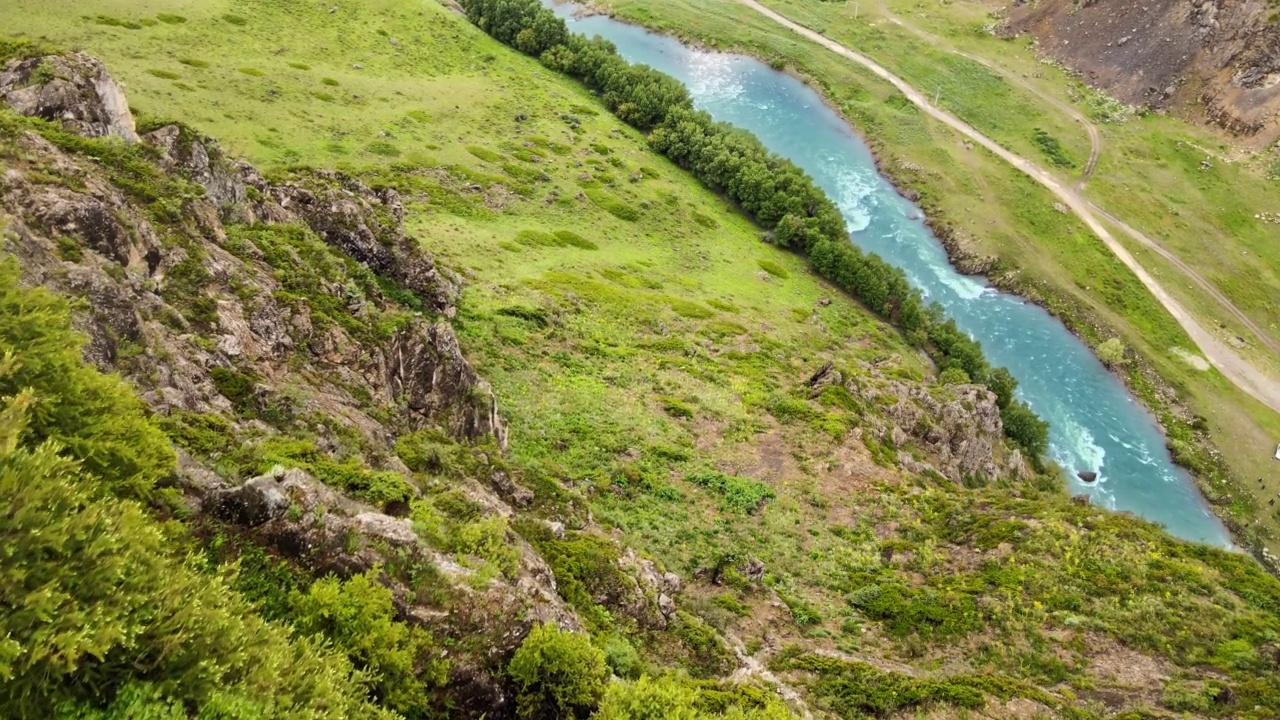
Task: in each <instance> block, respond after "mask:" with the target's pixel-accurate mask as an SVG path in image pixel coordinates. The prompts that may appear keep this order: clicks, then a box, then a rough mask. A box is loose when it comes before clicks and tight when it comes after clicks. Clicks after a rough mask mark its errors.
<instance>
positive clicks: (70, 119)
mask: <svg viewBox="0 0 1280 720" xmlns="http://www.w3.org/2000/svg"><path fill="white" fill-rule="evenodd" d="M0 102H4V103H6V104H7V105H9V107H11V108H13V109H14V111H15V112H17V113H18V114H19V115H28V116H32V117H40V118H44V119H45V120H52V121H55V122H60V123H62V126H63V127H64V128H66V129H67V130H68V131H70V132H73V133H76V134H78V135H83V136H85V137H108V136H111V137H117V138H120V139H122V140H124V141H125V142H137V141H138V134H137V130H136V128H135V124H134V120H133V114H132V113H130V112H129V102H128V100H127V99H126V98H125V95H124V91H123V90H122V89H121V88H120V85H119V84H117V83H116V81H115V80H114V79H113V78H112V77H111V74H110V73H108V72H107V69H106V68H105V67H104V66H103V64H102V62H101V61H99V60H98V59H97V58H94V57H90V56H88V55H85V54H84V53H72V54H70V55H49V56H46V57H38V58H27V59H24V60H13V61H10V62H9V64H8V65H7V66H6V67H5V68H4V70H3V71H0Z"/></svg>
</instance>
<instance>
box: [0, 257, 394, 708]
mask: <svg viewBox="0 0 1280 720" xmlns="http://www.w3.org/2000/svg"><path fill="white" fill-rule="evenodd" d="M16 280H17V273H16V270H15V269H14V267H13V265H12V263H3V264H0V357H4V358H6V359H5V360H3V361H0V397H3V398H5V399H4V400H3V401H0V497H3V498H4V499H5V500H4V503H5V505H4V506H5V511H4V512H0V537H4V538H5V539H6V540H5V542H4V543H3V545H0V607H4V608H6V609H8V610H9V611H7V612H5V613H0V676H2V677H4V679H5V680H4V682H3V683H0V716H3V717H53V716H54V715H55V709H57V712H58V713H59V714H72V715H76V716H81V717H83V716H90V717H92V715H91V713H93V712H96V711H97V710H98V709H99V707H100V705H101V704H102V703H103V702H104V700H105V699H108V698H110V699H112V705H111V710H113V711H118V712H120V713H121V715H119V716H120V717H156V718H166V717H174V718H176V717H187V714H188V713H190V714H191V715H193V716H194V715H200V716H204V717H228V718H233V717H234V718H251V717H286V716H287V717H297V716H309V715H322V714H329V715H331V716H336V717H357V716H360V717H377V716H379V715H380V714H381V713H379V711H378V710H377V709H376V708H374V707H371V706H369V705H367V704H366V703H365V700H364V697H365V692H366V688H365V687H364V685H363V682H362V680H361V678H360V677H359V676H357V675H353V674H352V668H351V666H350V664H349V663H348V662H347V661H346V660H345V658H342V657H341V656H338V655H334V654H332V653H330V652H328V651H326V650H324V649H323V648H322V647H321V646H320V645H318V644H316V643H313V642H311V641H310V640H295V639H292V638H291V637H290V634H289V633H288V631H286V630H285V629H284V628H282V627H280V626H278V625H275V624H272V623H269V622H266V621H264V620H263V619H262V618H261V616H259V615H258V614H257V613H256V612H255V610H254V608H253V607H251V606H250V605H249V603H247V602H245V600H244V599H243V598H242V597H241V596H240V595H239V594H237V593H236V592H234V591H233V590H232V589H231V588H230V587H229V586H228V584H227V582H226V579H225V578H224V577H223V576H221V575H217V574H210V573H209V572H207V571H203V570H197V569H196V568H195V567H193V566H192V565H191V564H190V562H189V561H187V560H186V559H185V558H184V557H183V556H182V555H177V556H175V554H174V553H175V551H176V552H177V553H182V552H184V551H185V548H186V547H188V542H187V539H186V538H184V537H183V536H182V535H181V533H180V531H178V530H177V529H176V528H174V527H168V526H163V527H162V526H161V525H160V524H159V523H157V522H155V521H154V520H152V519H151V517H150V516H149V515H148V514H147V513H146V512H145V511H144V509H143V508H142V506H140V505H139V504H137V503H136V502H132V501H128V500H121V499H119V498H118V497H116V496H118V495H121V494H123V495H143V494H145V493H146V492H147V491H148V490H150V488H151V485H152V483H153V482H154V481H155V480H156V479H157V478H158V477H160V476H161V475H163V474H165V473H167V472H168V471H169V470H170V469H171V468H172V467H173V464H174V457H173V453H172V451H171V450H170V449H169V446H168V443H167V441H166V440H165V439H164V436H163V434H162V433H160V431H159V430H158V429H156V428H155V427H154V425H152V423H151V421H150V420H149V419H148V417H147V416H146V414H145V412H144V409H143V406H142V405H141V403H140V402H138V401H137V399H136V398H134V397H133V396H132V395H131V394H130V393H129V392H128V390H127V389H126V387H125V386H124V385H123V383H122V382H121V381H120V380H119V379H118V378H115V377H111V376H106V375H102V374H100V373H98V372H97V371H96V370H94V369H92V368H90V367H87V366H85V365H84V364H83V362H82V361H81V359H80V352H79V342H78V339H77V338H76V336H75V335H74V334H73V333H72V332H71V329H70V318H69V315H68V312H67V308H66V305H65V303H64V302H62V301H61V300H58V299H56V298H53V297H52V296H51V295H50V294H49V293H48V292H47V291H45V290H43V289H34V290H23V289H20V288H18V287H17V282H16ZM144 678H145V682H144ZM383 717H385V716H383Z"/></svg>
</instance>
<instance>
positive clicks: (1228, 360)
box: [738, 0, 1280, 412]
mask: <svg viewBox="0 0 1280 720" xmlns="http://www.w3.org/2000/svg"><path fill="white" fill-rule="evenodd" d="M738 2H741V3H742V4H743V5H746V6H747V7H749V8H751V9H752V10H755V11H756V12H758V13H760V14H761V15H764V16H765V17H767V18H769V19H770V20H772V21H773V22H776V23H778V24H779V25H782V26H783V27H785V28H787V29H789V30H791V31H792V32H794V33H796V34H798V35H800V36H801V37H804V38H806V39H808V40H811V41H813V42H816V43H818V44H820V45H822V46H823V47H825V48H827V49H828V50H830V51H832V52H834V53H836V54H837V55H840V56H841V57H844V58H847V59H849V60H852V61H854V62H856V63H858V64H859V65H862V66H863V67H865V68H867V69H868V70H870V71H871V72H872V73H873V74H875V75H876V76H878V77H880V78H881V79H883V80H885V81H887V82H888V83H890V84H891V85H893V86H894V87H895V88H897V89H898V91H899V92H901V93H902V94H903V95H905V96H906V97H907V99H908V100H910V101H911V102H912V103H913V104H914V105H916V106H917V107H919V108H920V109H921V110H923V111H924V112H925V113H926V114H927V115H929V116H930V117H932V118H934V119H935V120H937V121H939V122H941V123H943V124H945V125H947V126H948V127H950V128H952V129H953V130H955V131H956V132H958V133H960V134H961V135H964V136H965V137H967V138H969V139H970V140H972V141H974V142H975V143H977V144H979V145H981V146H982V147H984V148H986V149H987V150H988V151H990V152H991V153H993V154H994V155H996V156H997V157H999V158H1000V159H1002V160H1004V161H1005V162H1007V163H1009V164H1010V165H1012V166H1013V167H1015V168H1017V169H1018V170H1020V171H1021V172H1022V173H1024V174H1026V175H1027V176H1029V177H1030V178H1031V179H1033V180H1035V181H1036V182H1038V183H1040V184H1041V185H1043V186H1044V187H1046V188H1048V189H1049V191H1050V192H1052V193H1053V194H1054V195H1056V196H1058V198H1059V199H1060V200H1061V201H1062V202H1063V204H1065V205H1066V206H1067V207H1068V208H1070V209H1071V211H1072V212H1073V213H1075V215H1076V216H1077V217H1079V218H1080V220H1081V221H1082V222H1084V224H1085V225H1087V226H1088V227H1089V229H1090V230H1091V231H1092V232H1093V233H1094V234H1095V235H1097V236H1098V238H1099V239H1100V240H1102V242H1103V244H1104V245H1106V247H1107V249H1108V250H1110V251H1111V253H1112V254H1113V255H1115V256H1116V258H1118V259H1119V260H1120V262H1122V263H1124V265H1125V267H1127V268H1129V270H1130V271H1132V272H1133V274H1134V275H1136V276H1137V277H1138V280H1139V281H1141V282H1142V284H1143V286H1145V287H1146V288H1147V290H1148V291H1150V292H1151V294H1152V295H1154V296H1155V298H1156V300H1158V301H1159V302H1160V304H1161V305H1162V306H1164V308H1165V310H1167V311H1168V312H1169V314H1170V315H1172V316H1173V318H1174V320H1176V321H1177V322H1178V324H1179V325H1180V326H1181V327H1182V329H1183V330H1184V331H1185V332H1186V333H1187V335H1189V336H1190V337H1191V340H1192V341H1193V342H1194V343H1196V345H1197V346H1198V347H1199V349H1200V352H1201V354H1203V355H1204V356H1205V358H1207V359H1208V360H1209V362H1210V363H1211V364H1212V365H1213V366H1214V367H1215V368H1217V369H1218V371H1219V372H1221V373H1222V374H1223V376H1225V377H1226V378H1227V379H1228V380H1230V381H1231V382H1232V383H1233V384H1234V385H1236V387H1238V388H1240V389H1241V390H1243V391H1244V392H1245V393H1248V394H1249V395H1250V396H1251V397H1253V398H1254V399H1256V400H1257V401H1258V402H1261V403H1262V404H1264V405H1266V406H1267V407H1269V408H1271V409H1272V410H1273V411H1275V412H1280V382H1277V381H1276V380H1275V379H1273V378H1271V377H1268V376H1267V375H1265V374H1263V373H1262V372H1261V371H1259V370H1258V369H1257V368H1255V367H1254V366H1253V365H1251V364H1250V363H1249V362H1247V361H1246V360H1244V359H1243V358H1241V357H1240V356H1239V355H1238V354H1237V353H1235V352H1234V351H1233V350H1231V348H1229V347H1227V345H1226V344H1225V343H1223V342H1222V341H1220V340H1218V339H1217V338H1216V337H1215V336H1214V335H1213V334H1212V333H1211V332H1209V331H1208V330H1206V329H1205V328H1204V327H1203V326H1202V325H1201V324H1200V323H1199V322H1198V321H1197V320H1196V319H1195V317H1193V316H1192V315H1191V313H1190V312H1189V311H1188V310H1187V309H1186V308H1185V307H1183V306H1182V304H1181V303H1179V302H1178V301H1177V300H1175V299H1174V298H1173V297H1172V296H1171V295H1169V293H1168V292H1167V291H1165V289H1164V288H1163V287H1162V286H1161V285H1160V283H1158V282H1157V281H1156V279H1155V278H1154V277H1152V276H1151V274H1150V273H1149V272H1147V270H1146V269H1145V268H1144V267H1142V265H1141V264H1140V263H1139V262H1138V261H1137V259H1136V258H1134V257H1133V255H1132V254H1130V253H1129V251H1128V250H1127V249H1126V248H1125V247H1124V246H1123V245H1121V244H1120V243H1119V242H1118V241H1117V240H1116V239H1115V237H1114V236H1112V234H1111V232H1110V231H1108V230H1107V228H1106V227H1105V226H1104V225H1103V224H1102V223H1101V222H1099V220H1098V218H1097V216H1095V214H1094V211H1095V208H1094V206H1093V205H1092V203H1090V202H1089V201H1088V200H1086V199H1085V198H1083V197H1082V196H1081V195H1080V194H1079V193H1078V192H1077V191H1076V189H1075V188H1073V187H1068V186H1067V185H1064V184H1063V183H1062V182H1061V181H1060V180H1059V179H1058V178H1056V177H1054V176H1053V175H1052V174H1051V173H1049V172H1048V171H1046V170H1045V169H1044V168H1042V167H1040V166H1039V165H1037V164H1035V163H1033V162H1031V161H1030V160H1027V159H1026V158H1024V157H1022V156H1020V155H1017V154H1015V153H1013V152H1010V151H1009V150H1006V149H1005V148H1004V147H1002V146H1001V145H999V144H997V143H996V142H995V141H993V140H991V139H990V138H988V137H987V136H985V135H983V134H982V133H980V132H978V131H977V130H976V129H974V128H973V127H972V126H970V125H969V124H968V123H965V122H964V121H963V120H960V119H959V118H957V117H956V116H954V115H952V114H951V113H949V112H947V111H946V110H943V109H942V108H939V107H936V106H934V105H933V104H931V103H930V102H929V99H928V98H927V97H926V96H925V95H924V94H923V93H921V92H920V91H919V90H917V89H915V88H914V87H912V86H911V85H909V84H907V82H906V81H905V80H903V79H902V78H899V77H898V76H896V75H894V74H893V73H891V72H889V71H888V70H887V69H885V68H884V67H883V66H882V65H880V64H879V63H877V62H876V61H874V60H872V59H871V58H869V57H867V56H865V55H863V54H862V53H859V52H857V51H854V50H851V49H849V48H847V47H845V46H844V45H841V44H840V43H837V42H836V41H834V40H831V39H830V38H827V37H825V36H823V35H821V34H819V33H817V32H815V31H814V30H811V29H809V28H807V27H805V26H803V25H800V24H799V23H796V22H793V21H792V20H790V19H788V18H786V17H785V16H783V15H780V14H779V13H777V12H775V11H773V10H771V9H769V8H767V7H765V6H763V5H761V4H760V3H759V2H756V0H738ZM1108 219H1109V220H1112V221H1113V222H1116V223H1117V226H1118V227H1122V228H1127V226H1125V225H1124V224H1123V223H1120V222H1119V221H1118V220H1115V219H1114V218H1112V217H1108ZM1129 230H1131V228H1127V230H1126V231H1129ZM1132 232H1134V233H1136V232H1137V231H1132ZM1135 239H1138V242H1141V243H1143V244H1144V245H1146V244H1147V243H1150V244H1151V245H1150V246H1156V244H1155V243H1154V241H1151V240H1150V239H1149V238H1145V236H1142V238H1141V239H1139V238H1137V237H1135ZM1144 240H1145V241H1146V242H1144ZM1157 247H1158V246H1157ZM1180 269H1181V268H1180ZM1197 277H1198V276H1197ZM1219 295H1220V293H1219ZM1223 299H1225V298H1223ZM1230 307H1233V308H1234V306H1230ZM1236 312H1239V310H1238V309H1237V310H1236ZM1233 314H1234V313H1233ZM1242 314H1243V313H1241V315H1242ZM1237 317H1239V316H1237ZM1251 329H1252V328H1251ZM1259 335H1260V337H1263V338H1266V337H1267V336H1266V335H1265V334H1263V333H1259Z"/></svg>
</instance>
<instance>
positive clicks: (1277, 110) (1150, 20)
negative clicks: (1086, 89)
mask: <svg viewBox="0 0 1280 720" xmlns="http://www.w3.org/2000/svg"><path fill="white" fill-rule="evenodd" d="M1006 31H1007V32H1010V33H1032V34H1034V35H1035V36H1036V37H1037V38H1038V39H1039V40H1040V47H1041V50H1042V51H1043V52H1044V53H1045V54H1047V55H1048V56H1050V57H1052V58H1054V59H1056V60H1059V61H1060V62H1062V63H1064V64H1066V65H1067V66H1069V67H1071V68H1073V69H1075V70H1076V71H1078V72H1079V73H1080V74H1081V75H1082V77H1083V78H1084V79H1085V80H1086V81H1087V82H1088V83H1090V84H1091V85H1093V86H1095V87H1098V88H1100V89H1102V90H1105V91H1106V92H1108V93H1109V94H1111V95H1113V96H1114V97H1116V98H1117V99H1119V100H1120V101H1122V102H1124V103H1126V104H1130V105H1139V106H1149V107H1153V108H1169V109H1174V110H1178V111H1181V112H1186V113H1189V114H1191V115H1193V116H1197V117H1205V118H1207V119H1209V120H1211V121H1212V122H1214V123H1216V124H1218V125H1220V126H1221V127H1223V128H1225V129H1226V130H1229V131H1231V132H1232V133H1235V134H1237V135H1241V136H1244V137H1245V138H1247V139H1248V140H1249V141H1250V143H1251V144H1252V145H1254V146H1255V147H1258V148H1265V147H1266V146H1268V145H1269V144H1271V143H1273V142H1275V140H1276V139H1277V137H1280V9H1277V7H1276V4H1275V3H1274V2H1267V1H1266V0H1154V1H1152V2H1143V3H1133V2H1121V1H1119V0H1094V1H1092V2H1083V3H1079V2H1067V1H1065V0H1064V1H1061V2H1060V1H1058V0H1040V1H1039V2H1030V3H1017V4H1016V5H1015V6H1014V7H1012V8H1011V9H1010V10H1009V13H1008V22H1007V25H1006Z"/></svg>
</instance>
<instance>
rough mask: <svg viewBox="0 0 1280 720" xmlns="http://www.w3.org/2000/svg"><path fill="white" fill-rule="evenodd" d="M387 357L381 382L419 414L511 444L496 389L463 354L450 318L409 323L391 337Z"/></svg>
mask: <svg viewBox="0 0 1280 720" xmlns="http://www.w3.org/2000/svg"><path fill="white" fill-rule="evenodd" d="M382 357H383V366H382V367H381V368H380V369H381V372H382V376H383V378H382V383H381V384H382V385H383V386H385V387H386V388H387V389H388V391H389V392H390V393H391V395H392V396H393V397H395V398H397V399H398V400H401V401H403V402H404V404H405V406H406V407H407V408H408V411H409V413H411V414H412V415H413V416H414V418H415V420H417V421H419V422H422V423H426V422H433V423H437V424H441V425H443V426H444V427H446V428H447V429H448V430H449V432H450V434H452V435H453V436H454V437H458V438H466V439H468V440H475V439H479V438H482V437H485V436H492V437H494V438H495V439H497V441H498V443H499V445H500V446H502V447H504V448H505V447H506V443H507V429H506V425H505V424H504V423H503V422H502V418H500V417H499V416H498V406H497V400H496V398H495V397H494V394H493V390H492V388H490V387H489V383H487V382H485V381H484V380H482V379H480V377H479V376H478V375H477V374H476V372H475V370H474V369H473V368H472V367H471V363H469V362H467V360H466V358H464V357H463V356H462V349H461V347H459V345H458V338H457V336H456V335H454V333H453V328H452V327H450V326H449V325H448V324H447V323H442V322H441V323H426V322H423V321H417V320H415V321H413V322H411V323H409V324H407V325H405V326H404V327H402V328H400V329H399V330H397V331H396V332H395V334H394V335H393V336H392V337H391V339H390V340H389V341H388V342H387V343H386V345H385V351H384V352H383V354H382Z"/></svg>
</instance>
